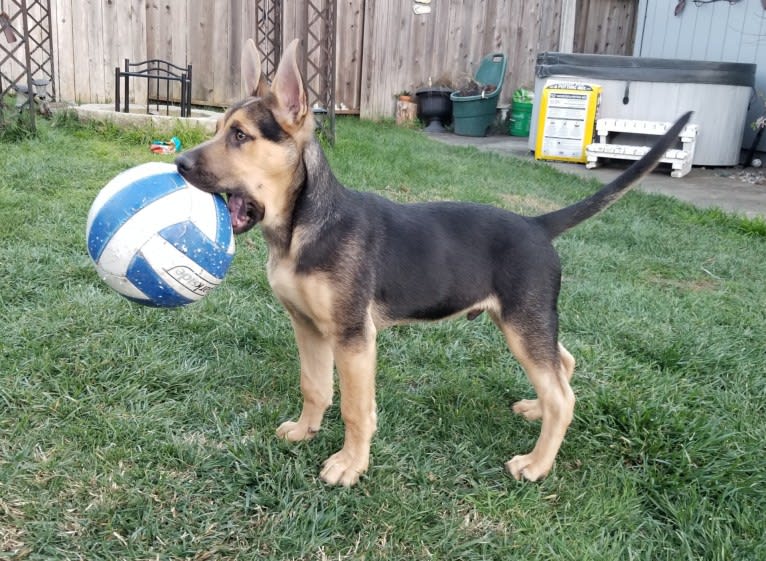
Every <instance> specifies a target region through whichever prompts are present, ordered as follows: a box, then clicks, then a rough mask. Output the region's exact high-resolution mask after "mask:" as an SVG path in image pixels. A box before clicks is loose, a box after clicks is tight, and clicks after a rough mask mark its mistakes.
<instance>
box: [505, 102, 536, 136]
mask: <svg viewBox="0 0 766 561" xmlns="http://www.w3.org/2000/svg"><path fill="white" fill-rule="evenodd" d="M531 121H532V103H531V102H529V103H528V102H525V101H514V102H513V103H512V105H511V118H510V120H509V125H508V132H509V133H510V134H511V136H529V124H530V123H531Z"/></svg>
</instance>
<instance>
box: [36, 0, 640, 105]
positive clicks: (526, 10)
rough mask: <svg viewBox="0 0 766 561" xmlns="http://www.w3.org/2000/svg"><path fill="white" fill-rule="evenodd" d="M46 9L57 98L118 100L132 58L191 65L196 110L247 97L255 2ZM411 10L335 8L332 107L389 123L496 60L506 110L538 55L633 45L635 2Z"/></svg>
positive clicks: (443, 3)
mask: <svg viewBox="0 0 766 561" xmlns="http://www.w3.org/2000/svg"><path fill="white" fill-rule="evenodd" d="M274 1H278V0H274ZM304 1H305V0H283V6H284V8H283V18H282V21H283V28H282V29H283V40H284V42H285V43H287V42H289V41H290V40H291V39H293V38H294V37H296V36H299V37H300V36H301V35H302V33H303V32H302V31H301V22H299V21H296V18H295V17H294V15H295V13H296V5H297V4H298V3H300V2H304ZM51 3H52V11H53V28H54V37H53V41H54V52H55V55H54V56H55V73H56V79H57V92H58V96H59V98H60V99H65V100H73V101H78V102H109V101H111V100H112V99H113V98H114V67H115V66H117V65H121V64H122V61H123V60H124V59H125V58H130V59H132V60H136V61H138V60H145V59H148V58H162V59H166V60H169V61H170V62H173V63H175V64H179V65H186V64H188V63H191V64H192V65H193V67H194V80H193V90H192V100H193V102H194V103H197V104H204V105H222V106H225V105H228V104H230V103H231V102H233V101H234V100H236V99H238V98H239V96H240V85H239V59H240V49H241V46H242V43H243V41H244V39H246V38H247V37H250V36H252V35H253V34H254V33H255V30H256V28H257V25H256V21H257V17H258V15H257V14H256V2H255V1H253V0H227V1H221V2H218V1H216V2H210V1H209V0H185V1H180V2H175V1H174V2H171V1H163V2H156V1H151V0H120V1H114V0H51ZM413 5H414V2H413V0H337V6H338V9H337V14H338V16H337V17H338V19H337V40H336V68H337V72H336V100H337V103H339V104H340V103H342V104H343V105H344V106H345V107H347V108H348V109H349V110H351V111H353V112H359V113H360V114H361V115H362V116H363V117H369V118H377V117H387V116H392V115H393V111H394V95H395V94H396V93H398V92H400V91H402V90H413V89H415V88H417V87H418V86H419V85H423V84H425V83H427V82H428V80H429V78H430V79H431V80H432V81H438V80H442V79H445V78H448V79H451V80H453V81H454V80H456V79H460V78H461V77H465V76H469V75H471V74H472V73H473V72H474V71H475V69H476V67H477V65H478V62H479V60H480V59H481V58H482V56H484V55H485V54H487V53H490V52H502V53H504V54H505V55H506V57H507V60H508V65H507V74H506V78H505V85H504V88H503V93H502V95H501V102H502V101H507V100H508V99H509V98H510V96H511V94H512V92H513V90H514V89H515V88H517V87H520V86H532V85H533V83H534V67H535V58H536V55H537V53H539V52H542V51H546V50H574V51H575V52H597V53H602V54H631V52H632V48H633V38H634V33H635V14H636V5H637V2H636V0H433V1H432V2H431V3H430V7H431V13H430V14H425V15H416V14H415V12H414V10H413ZM139 92H140V90H139ZM136 95H137V96H138V95H140V93H137V94H136ZM138 100H139V101H140V97H139V98H138Z"/></svg>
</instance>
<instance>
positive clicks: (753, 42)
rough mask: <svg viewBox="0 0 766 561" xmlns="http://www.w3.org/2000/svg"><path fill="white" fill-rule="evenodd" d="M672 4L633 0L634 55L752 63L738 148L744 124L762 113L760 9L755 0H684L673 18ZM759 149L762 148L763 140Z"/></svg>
mask: <svg viewBox="0 0 766 561" xmlns="http://www.w3.org/2000/svg"><path fill="white" fill-rule="evenodd" d="M675 5H676V2H675V1H673V2H670V1H668V0H639V4H638V16H637V26H636V27H637V29H636V43H635V46H634V49H633V53H634V55H635V56H642V57H653V58H677V59H683V60H707V61H712V62H745V63H755V64H757V65H758V69H757V70H756V77H755V80H756V83H755V89H756V92H757V93H758V94H760V96H759V95H756V92H754V93H753V97H752V100H751V103H750V109H749V111H748V116H747V123H748V126H746V127H745V134H744V141H743V147H744V148H748V147H750V145H751V143H752V141H753V137H754V132H753V130H752V128H751V127H750V126H749V124H750V123H752V122H753V121H754V120H755V119H756V118H757V117H759V116H760V115H762V114H764V113H766V104H765V101H764V98H763V97H761V96H764V95H766V10H764V8H763V6H762V4H761V0H740V1H739V2H737V3H735V4H730V3H729V2H712V3H709V4H700V5H699V6H698V5H695V3H694V2H692V1H690V0H689V1H687V2H686V8H685V9H684V10H683V12H681V14H680V15H679V16H675V15H673V10H674V8H675ZM759 149H760V150H766V138H763V139H762V140H761V143H760V145H759Z"/></svg>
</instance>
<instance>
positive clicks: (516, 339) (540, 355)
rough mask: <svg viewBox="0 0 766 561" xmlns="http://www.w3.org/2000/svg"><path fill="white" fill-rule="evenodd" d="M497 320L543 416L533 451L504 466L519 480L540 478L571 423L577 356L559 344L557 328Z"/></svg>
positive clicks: (550, 466) (516, 457) (540, 416)
mask: <svg viewBox="0 0 766 561" xmlns="http://www.w3.org/2000/svg"><path fill="white" fill-rule="evenodd" d="M494 319H495V322H496V323H497V324H498V326H499V327H500V329H501V331H502V332H503V335H504V336H505V339H506V341H507V342H508V346H509V347H510V348H511V351H512V352H513V354H514V356H515V357H516V359H517V360H518V361H519V362H520V363H521V366H522V367H523V368H524V371H525V372H526V374H527V377H528V378H529V380H530V382H531V383H532V386H533V387H534V389H535V392H536V393H537V403H536V404H535V405H534V406H533V407H532V408H531V410H534V409H535V408H538V409H539V413H537V415H538V416H539V418H541V419H542V426H541V428H540V436H539V437H538V439H537V443H536V444H535V447H534V448H533V449H532V451H531V452H530V453H529V454H523V455H518V456H514V457H513V458H512V459H511V460H510V461H508V462H506V464H505V466H506V469H508V471H509V472H510V473H511V475H513V477H514V478H516V479H521V478H522V477H523V478H525V479H527V480H529V481H537V480H538V479H540V478H542V477H545V476H546V475H547V474H548V472H549V471H550V470H551V468H552V467H553V462H554V460H555V459H556V454H557V453H558V451H559V448H560V447H561V443H562V441H563V440H564V435H565V434H566V431H567V428H568V427H569V424H570V423H571V422H572V417H573V414H574V403H575V397H574V393H573V392H572V389H571V388H570V386H569V378H570V377H571V373H572V371H573V370H574V359H573V358H572V356H571V355H570V354H569V352H567V351H566V350H565V349H564V348H563V346H558V345H557V343H556V341H555V337H556V335H555V330H550V329H549V326H532V325H525V328H524V329H523V330H521V329H517V328H515V327H514V325H513V324H511V323H510V322H508V321H504V320H501V319H499V318H497V317H496V318H494ZM570 359H571V360H570Z"/></svg>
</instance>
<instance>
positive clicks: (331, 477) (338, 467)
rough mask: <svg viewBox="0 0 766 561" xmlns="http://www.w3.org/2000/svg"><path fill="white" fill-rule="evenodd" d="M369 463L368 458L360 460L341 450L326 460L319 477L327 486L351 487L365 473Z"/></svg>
mask: <svg viewBox="0 0 766 561" xmlns="http://www.w3.org/2000/svg"><path fill="white" fill-rule="evenodd" d="M369 462H370V458H369V456H367V457H365V458H363V459H361V458H357V457H354V456H353V455H352V454H349V453H348V452H345V451H344V450H341V451H340V452H337V453H335V454H333V455H332V456H330V457H329V458H327V461H326V462H325V463H324V467H323V468H322V472H321V473H320V474H319V477H320V478H321V479H322V481H324V482H325V483H327V484H328V485H343V486H344V487H351V486H352V485H356V483H357V482H358V481H359V477H360V476H361V475H362V474H363V473H364V472H365V471H367V467H368V466H369Z"/></svg>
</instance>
